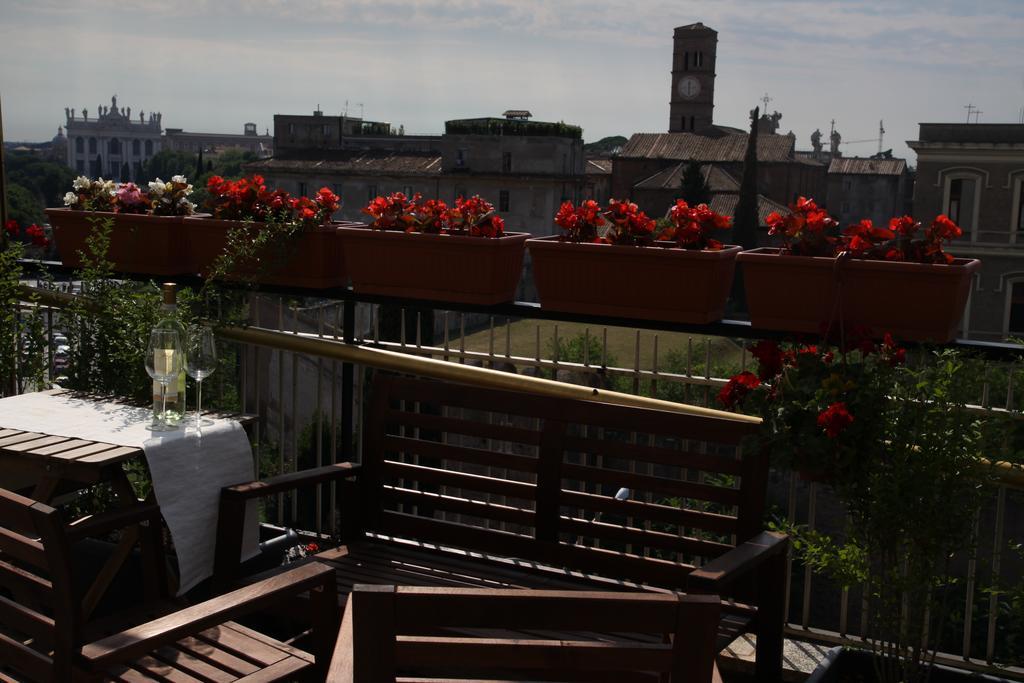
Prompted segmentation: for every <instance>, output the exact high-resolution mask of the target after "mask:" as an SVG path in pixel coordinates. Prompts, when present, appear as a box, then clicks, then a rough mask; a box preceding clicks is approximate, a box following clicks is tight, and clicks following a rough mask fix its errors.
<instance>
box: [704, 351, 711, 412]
mask: <svg viewBox="0 0 1024 683" xmlns="http://www.w3.org/2000/svg"><path fill="white" fill-rule="evenodd" d="M704 379H705V380H706V383H705V384H704V405H705V406H707V405H710V404H711V339H710V338H707V337H705V338H704Z"/></svg>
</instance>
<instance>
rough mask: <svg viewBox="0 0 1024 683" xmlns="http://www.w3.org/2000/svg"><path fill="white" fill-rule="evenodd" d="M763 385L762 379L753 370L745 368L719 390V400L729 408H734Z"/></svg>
mask: <svg viewBox="0 0 1024 683" xmlns="http://www.w3.org/2000/svg"><path fill="white" fill-rule="evenodd" d="M759 386H761V380H759V379H758V378H757V375H755V374H754V373H752V372H748V371H746V370H744V371H743V372H741V373H740V374H738V375H736V376H735V377H733V378H731V379H730V380H729V381H728V382H726V384H725V386H724V387H722V390H721V391H720V392H718V402H719V403H721V404H722V405H723V406H725V407H726V408H727V409H731V408H733V407H734V406H735V405H736V404H737V403H739V402H740V401H742V400H743V398H744V397H745V396H746V395H747V394H749V393H750V392H751V391H753V390H754V389H756V388H757V387H759Z"/></svg>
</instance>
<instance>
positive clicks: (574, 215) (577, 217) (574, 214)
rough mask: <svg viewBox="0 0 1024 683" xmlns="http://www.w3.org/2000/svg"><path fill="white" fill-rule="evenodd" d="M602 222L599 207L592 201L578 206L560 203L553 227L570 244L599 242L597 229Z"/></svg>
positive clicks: (589, 200)
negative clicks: (560, 232)
mask: <svg viewBox="0 0 1024 683" xmlns="http://www.w3.org/2000/svg"><path fill="white" fill-rule="evenodd" d="M604 222H605V221H604V218H603V217H602V216H601V205H600V204H598V203H597V202H596V201H594V200H593V199H586V200H584V201H582V202H580V205H579V206H573V205H572V202H562V205H561V206H560V207H558V213H556V214H555V225H557V226H558V227H560V228H561V229H562V230H563V231H564V234H563V235H562V238H563V239H567V240H569V241H570V242H596V241H599V238H598V236H597V229H598V228H599V227H601V226H602V225H604Z"/></svg>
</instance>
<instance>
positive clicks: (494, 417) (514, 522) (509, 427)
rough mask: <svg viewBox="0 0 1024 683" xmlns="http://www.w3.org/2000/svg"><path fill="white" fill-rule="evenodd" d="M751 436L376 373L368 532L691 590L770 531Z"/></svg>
mask: <svg viewBox="0 0 1024 683" xmlns="http://www.w3.org/2000/svg"><path fill="white" fill-rule="evenodd" d="M756 428H757V427H756V426H755V425H752V424H748V423H743V422H739V421H736V420H730V419H727V418H716V417H703V416H690V415H683V414H679V413H672V412H667V411H659V410H648V409H641V408H632V407H624V406H619V405H610V404H604V403H595V402H588V401H580V400H574V399H559V398H549V397H544V396H537V395H531V394H524V393H519V392H512V391H502V390H493V389H482V388H478V387H470V386H464V385H457V384H450V383H444V382H438V381H434V380H423V379H410V378H404V377H398V376H394V375H387V374H383V373H379V374H378V375H377V377H375V379H374V382H373V391H372V395H371V400H370V405H369V409H368V411H367V417H366V422H365V426H364V430H365V431H364V441H363V476H364V480H363V484H362V490H363V492H364V496H365V498H364V500H363V504H362V511H363V514H364V515H367V518H366V519H365V521H364V528H365V529H366V530H368V531H372V532H377V533H381V534H386V535H393V536H402V537H405V538H414V539H418V540H423V541H429V542H433V543H440V544H451V545H455V546H458V547H462V548H472V549H474V550H482V551H485V552H493V553H496V554H501V555H505V556H514V557H518V558H523V559H529V560H535V561H539V562H543V563H545V564H554V565H557V566H560V567H568V568H577V569H583V570H586V571H588V572H591V573H597V574H603V575H605V576H609V577H613V578H617V579H622V578H626V579H629V580H632V581H636V582H642V583H649V584H654V585H661V586H667V587H674V588H682V587H683V586H684V582H685V577H686V574H688V573H689V571H690V570H692V569H693V568H694V566H697V565H699V564H703V562H705V561H706V560H708V559H711V558H714V557H718V556H719V555H721V554H722V553H724V552H726V551H728V550H730V549H732V548H733V547H734V546H735V545H736V544H737V542H742V541H744V540H747V539H748V538H750V537H752V536H754V535H755V534H756V533H758V532H760V531H761V524H762V514H763V512H764V504H765V503H764V498H765V487H766V480H767V472H768V463H767V460H766V459H765V458H763V457H759V456H758V454H757V453H747V454H744V453H743V452H742V449H741V448H740V442H741V440H743V439H744V437H746V436H748V435H751V434H753V433H754V430H755V429H756ZM623 488H628V489H629V494H628V498H627V499H617V498H616V494H617V493H619V492H620V489H623ZM620 498H626V497H624V496H620Z"/></svg>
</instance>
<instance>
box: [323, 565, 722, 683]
mask: <svg viewBox="0 0 1024 683" xmlns="http://www.w3.org/2000/svg"><path fill="white" fill-rule="evenodd" d="M719 610H720V600H719V598H718V596H710V595H677V594H652V593H616V592H587V591H545V590H515V589H510V590H491V589H478V588H465V589H463V588H422V587H395V586H382V585H375V586H363V585H356V586H354V587H353V589H352V593H351V594H350V595H349V598H348V606H347V608H346V611H345V617H344V620H343V621H342V626H341V631H340V632H339V635H338V646H337V648H336V649H335V653H334V659H333V661H332V664H331V667H332V668H331V673H330V675H329V676H328V680H331V681H353V682H354V683H378V682H379V681H395V680H402V678H401V677H402V676H416V677H417V678H418V677H421V676H422V677H431V680H435V678H434V677H443V678H444V679H445V680H449V679H450V680H458V679H464V678H483V677H486V678H489V679H493V678H501V679H502V680H520V679H529V680H545V681H551V680H589V681H594V680H602V681H688V682H689V683H709V682H710V681H711V680H712V675H713V671H714V662H715V654H716V648H715V634H716V631H717V628H718V619H719ZM624 633H628V634H629V635H628V636H623V635H622V634H624ZM599 634H600V635H599Z"/></svg>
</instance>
